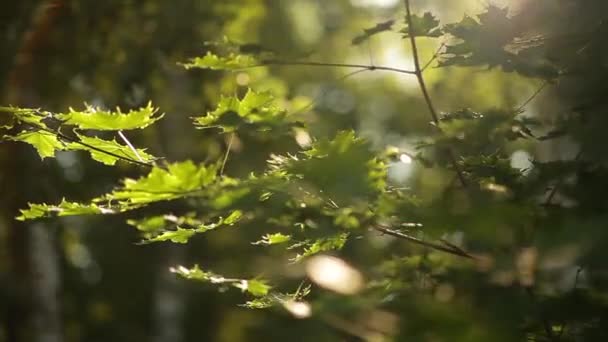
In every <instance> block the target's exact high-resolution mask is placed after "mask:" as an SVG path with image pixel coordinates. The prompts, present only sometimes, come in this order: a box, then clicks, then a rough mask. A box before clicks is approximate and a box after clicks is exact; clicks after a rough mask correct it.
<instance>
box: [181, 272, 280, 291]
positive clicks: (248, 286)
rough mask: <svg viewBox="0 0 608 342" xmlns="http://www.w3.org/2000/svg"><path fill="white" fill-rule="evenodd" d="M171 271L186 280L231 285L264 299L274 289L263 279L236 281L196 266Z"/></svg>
mask: <svg viewBox="0 0 608 342" xmlns="http://www.w3.org/2000/svg"><path fill="white" fill-rule="evenodd" d="M171 271H172V272H173V273H175V274H177V275H179V276H182V277H184V278H186V279H191V280H197V281H201V282H209V283H212V284H218V285H223V284H226V285H231V286H233V287H236V288H237V289H241V290H242V291H243V292H247V293H249V294H250V295H252V296H255V297H262V296H265V295H267V294H268V292H269V291H270V290H271V289H272V287H271V286H270V285H268V284H267V282H266V281H265V280H261V279H255V278H254V279H235V278H226V277H224V276H221V275H219V274H216V273H213V272H211V271H203V270H201V269H200V267H199V266H198V265H194V267H192V268H186V267H183V266H179V267H177V268H173V269H171Z"/></svg>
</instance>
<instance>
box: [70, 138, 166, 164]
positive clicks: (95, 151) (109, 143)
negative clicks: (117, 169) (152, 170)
mask: <svg viewBox="0 0 608 342" xmlns="http://www.w3.org/2000/svg"><path fill="white" fill-rule="evenodd" d="M76 135H77V136H78V139H79V140H80V141H81V142H82V143H83V144H79V143H77V142H73V143H70V144H68V145H67V148H68V149H70V150H84V151H87V152H89V153H90V154H91V158H93V159H94V160H96V161H98V162H101V163H104V164H106V165H114V164H116V162H117V161H118V160H120V159H119V158H118V157H116V156H121V157H123V158H126V159H130V160H138V161H141V162H144V163H150V162H152V161H154V159H155V158H154V157H153V156H152V155H150V154H148V153H146V152H145V150H143V149H136V150H137V154H136V153H135V152H134V151H133V150H132V149H131V148H130V147H129V146H127V145H121V144H119V143H118V142H116V140H103V139H100V138H97V137H87V136H85V135H81V134H76ZM92 147H93V148H92ZM101 151H105V152H109V153H104V152H101ZM110 153H111V154H114V155H116V156H113V155H111V154H110ZM140 158H141V160H140Z"/></svg>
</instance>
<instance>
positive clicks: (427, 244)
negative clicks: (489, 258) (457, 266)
mask: <svg viewBox="0 0 608 342" xmlns="http://www.w3.org/2000/svg"><path fill="white" fill-rule="evenodd" d="M372 228H373V229H375V230H377V231H379V232H382V233H384V234H386V235H391V236H394V237H397V238H400V239H403V240H407V241H409V242H412V243H415V244H417V245H421V246H424V247H428V248H431V249H435V250H438V251H442V252H445V253H449V254H452V255H456V256H459V257H465V258H469V259H477V258H476V257H475V256H473V255H472V254H470V253H468V252H466V251H464V250H462V249H461V248H451V247H447V246H446V245H442V244H438V243H434V242H429V241H425V240H422V239H419V238H417V237H414V236H411V235H409V234H406V233H404V232H400V231H397V230H393V229H388V228H385V227H381V226H377V225H375V226H372Z"/></svg>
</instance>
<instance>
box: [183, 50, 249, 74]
mask: <svg viewBox="0 0 608 342" xmlns="http://www.w3.org/2000/svg"><path fill="white" fill-rule="evenodd" d="M259 64H260V63H259V62H258V61H257V60H256V59H255V58H254V57H252V56H250V55H244V54H236V53H230V54H229V55H228V56H226V57H221V56H218V55H216V54H213V53H211V52H207V53H206V54H205V56H203V57H195V58H192V59H191V60H190V62H188V63H183V64H182V65H183V67H184V68H186V69H194V68H195V69H211V70H240V69H245V68H250V67H253V66H257V65H259Z"/></svg>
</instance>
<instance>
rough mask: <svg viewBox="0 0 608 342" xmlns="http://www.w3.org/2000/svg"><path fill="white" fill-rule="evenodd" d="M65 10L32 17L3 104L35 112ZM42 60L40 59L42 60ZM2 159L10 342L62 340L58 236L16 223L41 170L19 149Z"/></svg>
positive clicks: (46, 6) (45, 8)
mask: <svg viewBox="0 0 608 342" xmlns="http://www.w3.org/2000/svg"><path fill="white" fill-rule="evenodd" d="M62 8H63V1H58V0H55V1H43V2H40V3H39V4H38V5H37V6H36V7H35V10H34V11H33V12H32V15H31V21H30V25H29V27H28V28H27V29H26V30H25V31H24V32H23V34H22V36H21V42H20V45H19V46H18V48H17V50H16V53H15V55H14V58H13V65H12V69H11V70H10V73H9V75H8V78H7V81H6V82H5V87H4V89H6V94H5V96H3V97H2V100H3V101H2V102H3V103H8V104H12V105H16V106H23V107H33V106H36V105H39V103H38V102H39V101H38V96H37V94H36V91H35V88H34V87H33V85H34V84H35V83H34V82H35V79H34V74H35V72H34V70H35V65H36V63H37V62H40V58H39V56H40V51H41V50H42V49H44V47H45V45H46V43H47V41H48V36H49V33H50V31H51V30H52V27H53V23H54V20H55V18H56V16H57V15H58V14H59V13H60V11H61V9H62ZM37 57H38V58H37ZM2 150H3V153H1V154H0V158H1V161H0V162H1V163H2V166H3V167H2V169H3V172H2V175H1V178H0V188H1V189H2V190H3V191H2V192H1V193H2V195H0V196H1V197H0V201H2V203H3V204H5V205H3V206H2V212H0V215H1V217H0V222H1V224H2V225H3V229H5V230H6V236H7V238H6V240H5V243H6V250H8V251H9V252H8V257H9V262H8V264H9V265H8V267H7V269H8V272H7V273H8V276H7V279H8V281H9V282H10V285H9V290H8V292H9V293H8V295H7V296H8V298H10V301H9V303H8V305H7V311H8V312H7V313H6V317H7V319H6V321H7V327H6V334H7V340H8V341H9V342H13V341H15V342H17V341H32V340H33V341H41V342H55V341H61V340H62V333H61V331H62V327H61V319H60V318H61V315H60V304H59V303H60V301H59V296H58V294H59V290H60V276H59V265H58V258H57V248H56V246H55V243H54V236H53V232H52V231H50V230H49V228H48V227H46V226H44V225H42V224H34V225H31V224H25V223H23V222H20V221H16V220H15V219H14V217H15V216H16V215H17V214H18V212H19V209H20V208H23V207H25V206H26V205H27V200H26V198H29V199H32V198H33V197H35V196H39V193H37V192H39V191H40V190H39V189H37V188H36V186H35V185H34V186H32V185H33V184H29V183H28V181H30V182H31V180H32V179H37V178H36V177H35V176H34V173H35V172H36V171H35V169H36V168H38V167H40V166H38V167H36V166H34V165H31V162H30V160H29V159H28V157H29V154H27V153H22V151H21V147H20V146H17V144H4V145H3V146H2Z"/></svg>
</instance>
